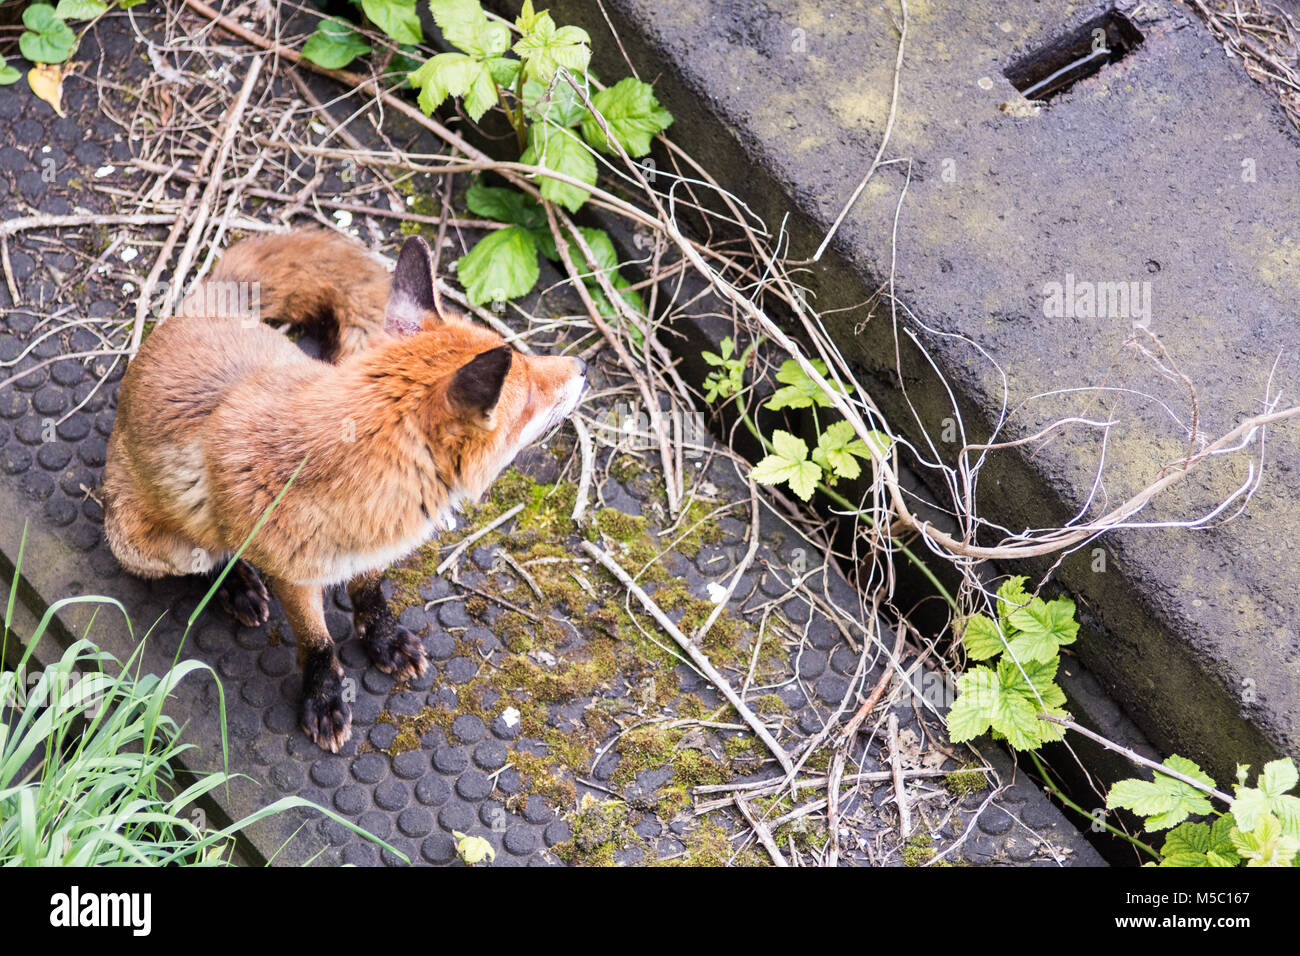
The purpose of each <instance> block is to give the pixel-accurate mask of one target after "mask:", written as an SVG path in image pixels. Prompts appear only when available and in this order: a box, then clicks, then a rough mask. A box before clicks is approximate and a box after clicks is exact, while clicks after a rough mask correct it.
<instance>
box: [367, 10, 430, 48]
mask: <svg viewBox="0 0 1300 956" xmlns="http://www.w3.org/2000/svg"><path fill="white" fill-rule="evenodd" d="M361 9H362V10H364V11H365V14H366V16H368V17H369V18H370V19H371V21H372V22H373V23H374V24H375V26H377V27H379V29H381V30H383V31H384V32H385V33H387V34H388V36H389V37H390V38H391V39H392V40H393V42H394V43H420V42H423V40H424V31H422V30H421V29H420V14H419V13H417V12H416V10H415V0H361Z"/></svg>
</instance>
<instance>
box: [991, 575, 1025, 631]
mask: <svg viewBox="0 0 1300 956" xmlns="http://www.w3.org/2000/svg"><path fill="white" fill-rule="evenodd" d="M1027 580H1028V579H1027V578H1026V577H1025V576H1024V575H1023V574H1017V575H1016V576H1015V577H1011V578H1007V579H1006V580H1005V581H1003V582H1002V586H1001V587H999V588H998V617H999V618H1000V619H1001V620H1002V627H1003V628H1004V629H1007V630H1009V629H1010V628H1011V621H1010V619H1009V618H1010V615H1011V612H1012V611H1014V610H1016V609H1017V608H1021V607H1024V606H1025V605H1027V604H1028V603H1029V592H1028V591H1026V590H1025V581H1027Z"/></svg>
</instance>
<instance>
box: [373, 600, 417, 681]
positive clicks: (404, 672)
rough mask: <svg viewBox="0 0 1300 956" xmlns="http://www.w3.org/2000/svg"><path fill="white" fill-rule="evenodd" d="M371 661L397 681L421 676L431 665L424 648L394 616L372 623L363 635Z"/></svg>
mask: <svg viewBox="0 0 1300 956" xmlns="http://www.w3.org/2000/svg"><path fill="white" fill-rule="evenodd" d="M361 639H362V641H363V642H364V643H365V645H366V653H367V654H369V655H370V661H371V663H373V664H374V665H375V666H376V667H378V668H379V669H380V670H381V671H383V672H384V673H385V674H392V675H393V679H394V680H409V679H410V678H412V677H419V676H420V675H422V674H423V673H424V671H425V668H427V667H428V666H429V657H428V655H427V654H425V652H424V645H423V644H422V643H420V639H419V638H418V637H416V636H415V635H414V634H413V633H411V631H409V630H407V629H406V628H404V627H402V625H400V624H398V623H397V620H396V619H395V618H394V617H393V616H392V615H391V614H384V615H380V616H379V617H378V618H376V619H375V620H372V621H371V622H370V623H369V624H368V625H367V626H366V629H365V631H364V632H363V633H362V635H361Z"/></svg>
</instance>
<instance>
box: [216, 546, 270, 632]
mask: <svg viewBox="0 0 1300 956" xmlns="http://www.w3.org/2000/svg"><path fill="white" fill-rule="evenodd" d="M217 597H218V599H220V601H221V603H222V604H223V605H224V606H225V608H226V610H227V611H229V612H230V614H231V616H232V617H234V619H235V620H237V621H238V622H239V623H240V624H242V625H244V627H261V626H262V625H263V624H265V623H266V622H267V620H269V619H270V617H271V596H270V595H269V594H267V593H266V585H265V584H263V583H262V577H261V575H259V574H258V573H257V569H256V568H254V567H253V566H252V565H251V564H249V563H248V562H247V561H244V560H242V559H241V560H239V561H236V562H235V566H234V567H233V568H231V569H230V573H229V574H227V575H226V578H225V580H224V581H222V582H221V587H219V588H218V589H217Z"/></svg>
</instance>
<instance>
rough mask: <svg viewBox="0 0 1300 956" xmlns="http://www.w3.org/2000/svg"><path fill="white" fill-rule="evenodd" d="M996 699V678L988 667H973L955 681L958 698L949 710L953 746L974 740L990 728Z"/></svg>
mask: <svg viewBox="0 0 1300 956" xmlns="http://www.w3.org/2000/svg"><path fill="white" fill-rule="evenodd" d="M999 697H1000V688H999V685H998V675H997V674H995V673H994V672H993V671H991V670H989V668H987V667H972V668H970V669H969V670H967V671H966V673H964V674H962V675H961V676H960V677H959V678H957V699H956V700H955V701H954V702H953V705H952V709H951V710H949V711H948V736H949V738H950V739H951V740H952V741H953V743H961V742H962V741H966V740H974V739H975V738H976V737H978V736H980V735H981V734H983V733H984V732H985V731H987V730H988V729H989V728H990V727H992V726H993V718H994V716H995V715H996V714H997V709H998V698H999Z"/></svg>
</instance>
